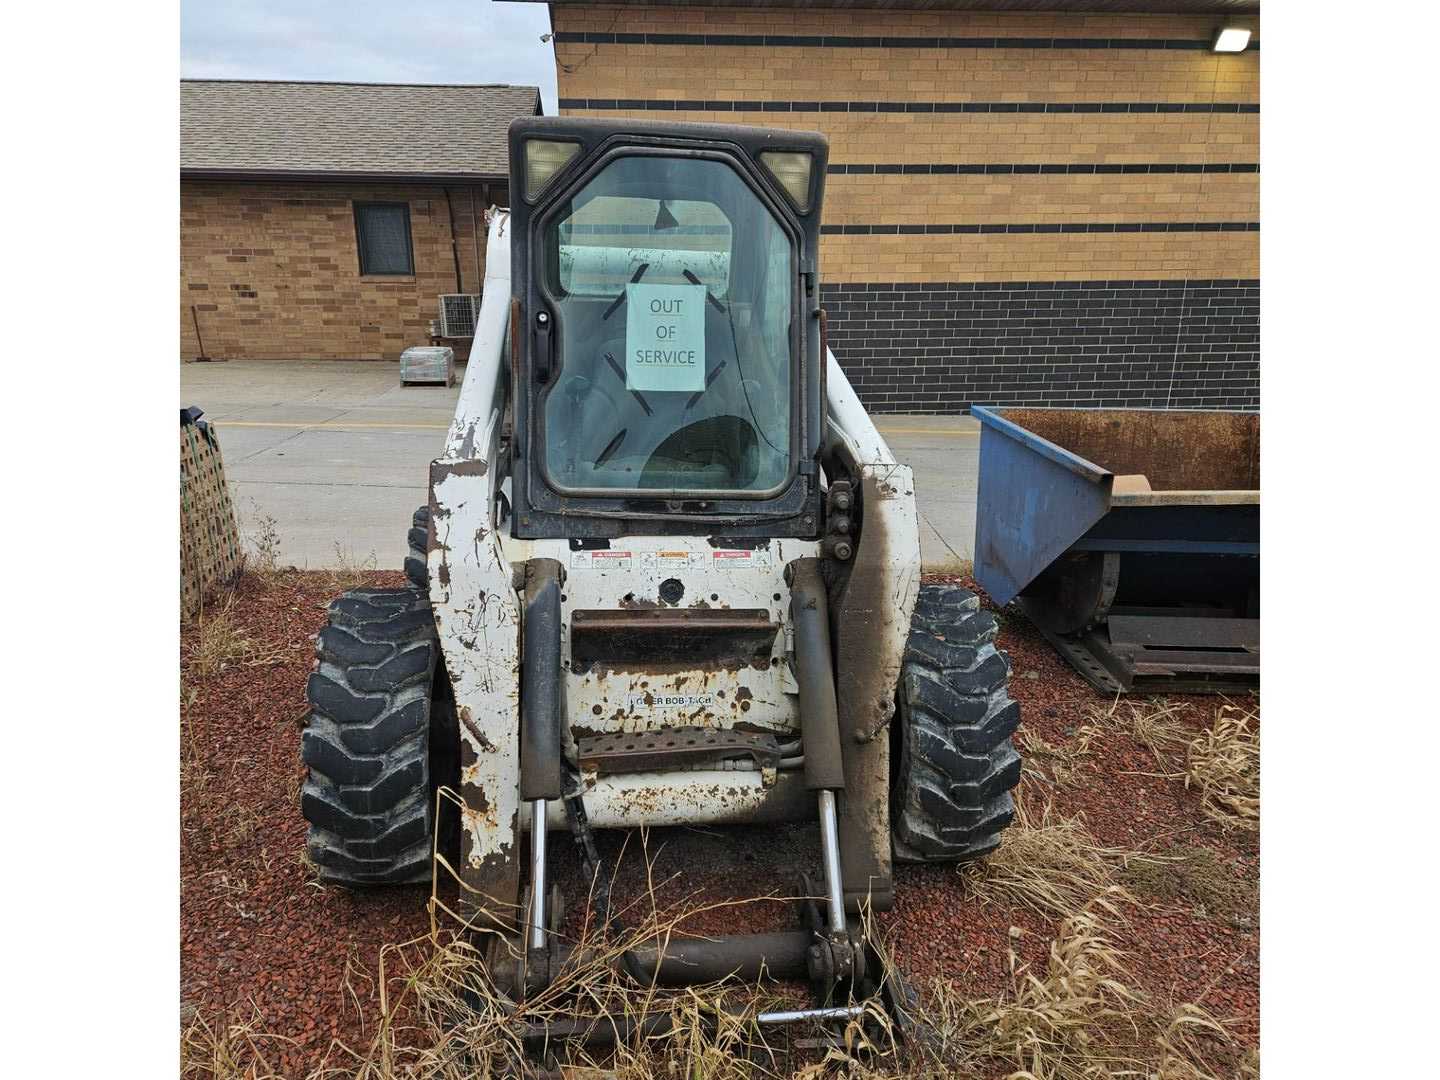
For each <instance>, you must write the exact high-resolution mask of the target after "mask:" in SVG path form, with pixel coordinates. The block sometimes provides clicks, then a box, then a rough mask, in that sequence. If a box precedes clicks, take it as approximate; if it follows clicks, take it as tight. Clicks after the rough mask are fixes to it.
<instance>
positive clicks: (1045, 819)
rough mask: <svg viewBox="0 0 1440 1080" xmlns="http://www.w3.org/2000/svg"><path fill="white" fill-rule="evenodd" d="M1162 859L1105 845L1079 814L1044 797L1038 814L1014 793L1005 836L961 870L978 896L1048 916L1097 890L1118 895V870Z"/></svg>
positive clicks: (1073, 907) (1076, 905) (1078, 904)
mask: <svg viewBox="0 0 1440 1080" xmlns="http://www.w3.org/2000/svg"><path fill="white" fill-rule="evenodd" d="M1166 861H1167V860H1166V859H1165V857H1163V856H1153V855H1143V854H1141V853H1139V852H1135V851H1129V850H1126V849H1123V848H1110V847H1105V846H1104V845H1103V844H1101V843H1099V842H1098V841H1097V840H1096V839H1095V837H1094V836H1092V835H1091V833H1090V830H1089V829H1087V828H1086V827H1085V821H1084V819H1083V818H1081V817H1061V816H1059V815H1058V814H1057V813H1056V812H1055V811H1054V809H1053V807H1052V806H1051V805H1050V804H1049V803H1048V802H1047V803H1046V804H1045V805H1044V806H1043V807H1042V808H1041V810H1040V812H1039V814H1038V815H1037V814H1035V813H1034V812H1033V811H1031V810H1029V809H1028V808H1027V806H1026V803H1025V800H1023V799H1017V800H1016V802H1015V822H1014V824H1012V825H1011V826H1010V828H1009V829H1008V830H1006V832H1005V842H1004V843H1003V844H1001V845H1000V847H999V848H998V849H996V850H995V851H993V852H991V853H990V854H989V855H988V856H986V857H985V859H984V860H983V861H981V862H974V863H966V864H964V865H963V866H961V867H960V875H961V880H962V882H963V883H964V886H965V889H966V891H967V892H968V893H969V894H970V895H972V896H975V897H978V898H979V899H980V900H981V901H984V902H988V903H996V904H1020V905H1021V906H1023V907H1027V908H1029V909H1030V910H1031V911H1034V912H1036V913H1037V914H1039V915H1042V916H1045V917H1046V918H1064V917H1065V916H1067V915H1070V914H1072V913H1073V912H1076V911H1079V910H1081V909H1082V908H1084V907H1085V905H1086V904H1088V903H1089V902H1090V901H1091V900H1092V899H1093V898H1094V897H1096V896H1099V895H1100V894H1101V893H1104V892H1107V891H1110V892H1111V893H1112V895H1117V894H1116V893H1115V889H1116V883H1117V877H1116V874H1117V871H1118V870H1121V869H1123V868H1126V867H1131V866H1138V865H1142V864H1143V865H1155V866H1160V865H1163V864H1164V863H1165V862H1166ZM1121 893H1122V894H1123V890H1121ZM1123 895H1124V896H1125V897H1126V898H1128V894H1123Z"/></svg>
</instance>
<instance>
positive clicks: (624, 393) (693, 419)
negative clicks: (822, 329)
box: [542, 155, 796, 494]
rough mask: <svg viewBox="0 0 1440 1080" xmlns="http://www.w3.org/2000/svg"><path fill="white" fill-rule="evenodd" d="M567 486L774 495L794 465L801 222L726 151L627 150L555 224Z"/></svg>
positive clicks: (554, 284) (559, 474)
mask: <svg viewBox="0 0 1440 1080" xmlns="http://www.w3.org/2000/svg"><path fill="white" fill-rule="evenodd" d="M543 253H544V258H545V260H546V262H547V267H546V274H545V277H546V281H547V285H548V288H549V291H550V293H551V294H552V297H553V300H554V306H555V322H556V331H557V333H558V335H559V350H558V364H559V370H558V374H557V376H556V377H555V379H554V380H553V381H552V383H551V385H550V386H549V388H548V390H547V391H546V392H545V393H544V399H543V406H542V408H543V416H544V430H543V440H544V447H545V449H544V461H545V465H546V472H547V474H548V477H549V480H550V483H551V485H552V486H554V487H556V488H558V489H561V490H568V491H595V492H597V493H609V492H614V491H625V490H643V491H647V492H653V491H655V490H657V489H658V490H667V491H698V492H735V493H757V494H758V493H764V492H772V491H778V490H779V489H781V488H782V487H783V486H784V485H785V483H786V482H787V481H788V480H789V478H790V475H791V469H792V461H793V454H792V435H793V432H792V430H791V412H792V402H793V393H794V384H795V371H796V357H795V356H794V345H793V336H794V326H793V318H794V309H795V303H796V289H795V287H796V276H795V269H794V258H793V254H794V253H793V247H792V244H791V241H790V238H789V236H788V235H787V234H786V232H785V231H784V229H782V228H781V226H780V225H779V223H778V222H777V221H776V220H775V218H774V217H773V216H772V215H771V213H770V211H769V209H768V208H767V206H766V205H765V203H764V202H763V201H762V200H761V199H760V197H759V196H758V195H756V194H755V192H754V191H753V190H752V189H751V188H750V187H749V186H748V185H747V184H746V183H745V182H744V180H742V179H741V178H740V176H739V175H738V174H737V173H736V171H735V170H734V169H733V168H731V167H730V166H729V165H727V164H725V163H724V162H721V161H716V160H711V159H704V158H690V157H686V158H671V157H661V156H656V155H636V156H630V157H622V158H618V159H616V160H614V161H612V162H611V163H610V164H609V165H607V166H606V167H605V168H604V169H603V170H602V171H601V172H600V173H599V174H597V175H596V176H595V177H594V178H593V179H591V180H590V181H589V182H588V183H587V184H586V185H585V186H584V187H583V188H582V189H581V190H580V191H579V192H577V193H576V194H575V195H574V196H573V197H572V198H571V199H570V200H569V201H568V202H567V203H566V204H564V205H563V206H562V207H561V208H560V209H559V210H558V212H556V213H555V214H553V215H551V217H550V219H549V224H548V225H547V226H546V228H545V232H544V235H543Z"/></svg>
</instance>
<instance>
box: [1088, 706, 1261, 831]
mask: <svg viewBox="0 0 1440 1080" xmlns="http://www.w3.org/2000/svg"><path fill="white" fill-rule="evenodd" d="M1122 706H1123V708H1122ZM1259 720H1260V708H1259V705H1258V704H1255V703H1254V702H1248V703H1246V704H1245V705H1237V704H1235V703H1234V702H1232V701H1229V700H1225V701H1223V703H1222V704H1220V705H1218V706H1217V707H1216V708H1215V712H1214V715H1213V717H1212V719H1211V722H1210V724H1209V726H1207V727H1205V728H1203V729H1201V730H1198V731H1197V730H1196V729H1195V727H1194V726H1193V725H1191V724H1189V723H1187V722H1186V721H1185V719H1184V716H1183V710H1182V706H1181V705H1179V704H1176V703H1172V702H1167V701H1164V700H1163V699H1156V700H1153V701H1150V702H1133V701H1126V702H1122V701H1121V700H1120V698H1119V697H1116V699H1115V701H1114V702H1113V703H1112V704H1111V705H1110V707H1109V708H1108V709H1096V710H1095V711H1094V714H1093V722H1094V723H1096V724H1098V725H1101V726H1105V725H1109V726H1118V727H1120V728H1122V729H1123V730H1126V731H1128V733H1129V734H1130V736H1131V737H1132V738H1133V739H1134V740H1135V741H1136V742H1138V743H1140V744H1141V745H1142V746H1144V747H1145V748H1146V749H1147V750H1149V751H1150V753H1151V754H1153V755H1154V757H1155V760H1156V761H1157V762H1158V763H1159V765H1160V768H1161V769H1162V770H1163V771H1162V772H1161V773H1159V774H1158V775H1160V776H1163V777H1165V778H1167V779H1171V780H1180V781H1182V782H1183V783H1184V784H1185V786H1186V787H1187V788H1191V789H1194V790H1195V791H1197V792H1199V794H1200V809H1201V810H1202V812H1203V813H1204V814H1205V816H1206V817H1208V818H1210V820H1212V821H1214V822H1216V823H1217V824H1218V825H1220V827H1221V828H1223V829H1226V830H1228V829H1243V830H1247V831H1250V832H1255V831H1258V830H1259V828H1260V733H1259V731H1258V730H1257V726H1258V724H1259Z"/></svg>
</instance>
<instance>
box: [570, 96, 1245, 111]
mask: <svg viewBox="0 0 1440 1080" xmlns="http://www.w3.org/2000/svg"><path fill="white" fill-rule="evenodd" d="M560 108H562V109H589V110H592V111H595V112H610V111H616V110H621V109H623V110H626V111H627V112H637V111H643V112H807V113H808V112H821V113H829V112H858V113H882V112H893V113H1258V112H1259V111H1260V105H1259V103H1258V102H1236V101H740V100H723V101H722V100H700V99H681V98H676V99H673V100H670V99H665V100H652V99H649V98H561V99H560Z"/></svg>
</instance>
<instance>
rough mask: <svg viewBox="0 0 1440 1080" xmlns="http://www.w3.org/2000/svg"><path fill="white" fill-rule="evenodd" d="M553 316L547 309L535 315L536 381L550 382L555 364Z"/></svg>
mask: <svg viewBox="0 0 1440 1080" xmlns="http://www.w3.org/2000/svg"><path fill="white" fill-rule="evenodd" d="M550 324H551V318H550V313H549V312H547V311H541V312H537V313H536V315H535V381H536V382H539V383H548V382H549V381H550V369H551V366H552V364H553V358H554V355H555V353H554V348H553V343H552V341H551V327H550Z"/></svg>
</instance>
